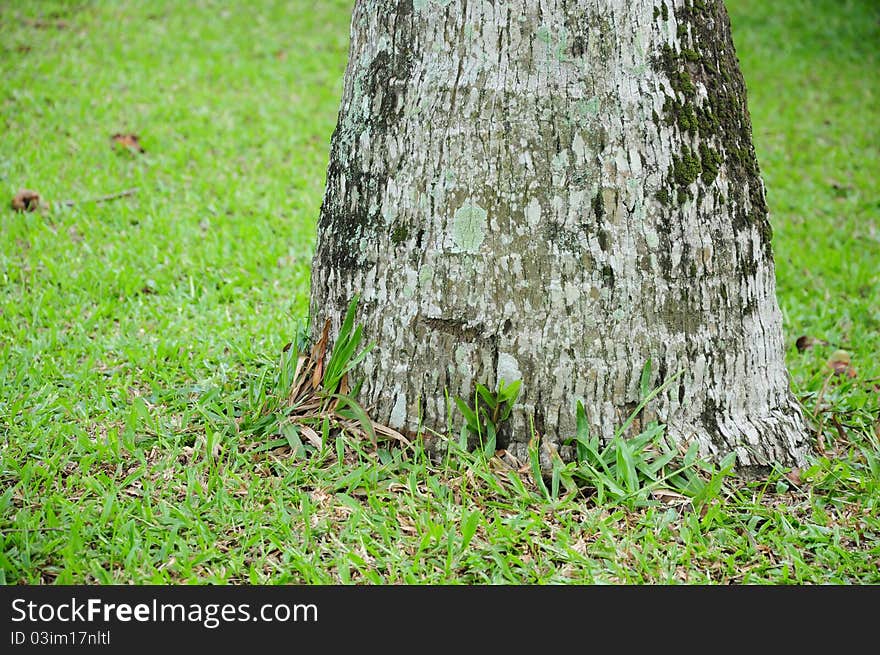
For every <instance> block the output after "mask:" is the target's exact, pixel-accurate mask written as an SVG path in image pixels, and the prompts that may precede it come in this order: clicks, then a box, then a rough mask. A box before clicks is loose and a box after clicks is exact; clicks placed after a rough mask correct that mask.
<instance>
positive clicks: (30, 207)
mask: <svg viewBox="0 0 880 655" xmlns="http://www.w3.org/2000/svg"><path fill="white" fill-rule="evenodd" d="M42 203H43V199H42V198H40V194H39V193H37V192H36V191H32V190H31V189H21V190H20V191H19V192H18V193H16V194H15V196H14V197H13V198H12V208H13V209H14V210H15V211H17V212H33V211H37V210H38V209H39V208H40V207H41V206H42Z"/></svg>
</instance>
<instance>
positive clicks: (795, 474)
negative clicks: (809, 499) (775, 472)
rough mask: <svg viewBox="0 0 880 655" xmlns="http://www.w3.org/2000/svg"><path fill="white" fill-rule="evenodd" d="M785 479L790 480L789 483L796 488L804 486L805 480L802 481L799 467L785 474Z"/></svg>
mask: <svg viewBox="0 0 880 655" xmlns="http://www.w3.org/2000/svg"><path fill="white" fill-rule="evenodd" d="M785 477H786V478H788V481H789V482H791V483H792V484H793V485H794V486H796V487H799V486H801V485H802V484H803V480H802V479H801V470H800V469H799V468H798V467H794V468H793V469H791V470H790V471H789V472H788V473H786V474H785Z"/></svg>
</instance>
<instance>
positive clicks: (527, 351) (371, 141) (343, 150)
mask: <svg viewBox="0 0 880 655" xmlns="http://www.w3.org/2000/svg"><path fill="white" fill-rule="evenodd" d="M351 35H352V43H351V53H350V61H349V65H348V69H347V71H346V75H345V88H344V95H343V99H342V106H341V110H340V114H339V122H338V126H337V128H336V131H335V133H334V135H333V140H332V150H331V159H330V167H329V171H328V175H327V187H326V193H325V198H324V203H323V206H322V210H321V218H320V223H319V234H318V246H317V253H316V255H315V260H314V266H313V270H312V301H311V312H312V316H313V326H314V328H315V329H320V327H321V326H322V325H323V322H324V319H325V318H326V317H330V318H331V320H332V322H333V328H334V330H335V329H338V326H339V321H340V319H341V317H342V316H343V315H344V313H345V308H346V306H347V305H348V303H349V301H350V299H351V298H352V296H353V295H354V294H355V293H358V294H360V295H361V298H362V301H361V304H360V307H359V314H358V316H359V321H360V322H361V323H362V324H363V325H364V329H365V333H366V336H367V338H368V339H370V340H372V341H374V342H375V343H376V344H377V345H376V348H375V349H374V350H373V351H372V354H371V355H370V356H369V357H368V358H367V359H366V360H365V361H364V363H363V365H362V367H361V373H362V375H363V377H364V379H365V384H364V387H363V390H362V395H361V399H362V400H363V401H364V402H365V404H367V405H368V406H371V407H373V408H374V409H373V413H374V417H375V418H376V419H378V420H382V421H385V422H387V423H389V424H390V425H392V426H394V427H399V428H403V429H409V430H416V429H417V428H418V427H419V425H426V426H429V427H431V428H433V429H436V430H440V431H443V430H444V428H445V426H447V422H448V420H449V415H450V408H449V401H448V398H451V397H452V396H456V395H457V396H463V397H469V398H472V397H473V391H474V386H475V384H476V383H477V382H482V383H484V384H486V385H487V386H490V387H494V386H495V384H496V382H497V380H498V379H499V378H503V379H504V380H506V381H512V380H514V379H521V380H522V384H523V386H522V393H521V396H520V402H519V404H518V405H517V406H516V409H515V411H514V414H513V416H512V418H511V420H510V422H509V424H508V425H507V426H506V428H505V429H504V430H503V432H502V434H501V436H500V444H499V445H500V446H503V447H506V448H508V450H509V451H511V452H512V453H513V454H514V455H516V456H518V457H521V458H524V457H525V456H526V452H527V451H526V449H527V443H528V441H529V437H530V436H531V432H530V424H531V423H532V422H533V424H534V427H535V429H536V430H537V431H538V432H539V433H540V434H541V435H542V436H543V438H545V439H547V440H549V441H551V442H554V443H556V444H557V445H558V446H559V449H560V451H561V452H562V453H563V456H566V455H567V454H570V453H569V451H568V449H566V448H565V447H562V442H563V441H564V440H565V439H567V438H569V437H571V436H572V435H573V434H574V427H575V405H576V403H577V401H578V400H581V401H582V402H583V403H584V406H585V407H586V411H587V415H588V418H589V422H590V425H591V427H592V430H593V431H594V433H598V434H601V435H602V436H603V437H604V438H610V437H611V436H612V435H613V433H614V430H615V428H616V427H618V426H620V425H621V423H623V421H624V420H625V419H626V417H627V416H628V415H629V414H630V413H631V412H632V411H633V409H634V408H635V407H636V404H637V403H638V401H639V377H640V374H641V372H642V370H643V367H644V365H645V362H646V360H647V359H648V358H651V360H652V362H653V367H652V370H653V375H652V379H651V384H652V385H653V386H658V385H660V384H662V383H663V382H664V381H665V380H668V379H670V377H671V376H673V375H675V374H680V375H679V377H678V378H676V379H675V381H674V382H673V383H672V385H671V386H670V387H669V388H668V389H667V391H666V392H665V393H663V394H661V395H660V396H658V397H657V399H656V400H655V401H653V402H652V403H651V404H650V405H649V406H648V407H647V408H646V410H644V411H643V412H642V415H641V416H640V419H639V421H637V422H636V425H635V428H636V429H637V428H638V425H639V423H642V424H644V422H646V421H648V420H659V421H662V422H664V423H665V424H666V425H667V430H668V433H669V434H671V435H672V436H673V437H674V438H675V439H677V440H679V441H681V442H689V441H690V440H694V439H695V440H698V441H699V443H700V447H701V452H702V454H703V455H704V456H706V457H710V458H714V459H718V458H720V457H722V456H723V455H725V454H727V453H728V452H730V451H731V450H735V451H736V452H737V453H738V456H739V463H740V465H741V466H744V467H753V466H764V465H768V464H771V463H774V462H778V463H782V464H794V463H800V462H802V461H803V457H804V454H805V452H806V437H805V428H804V425H803V419H802V416H801V414H800V412H799V409H798V407H797V405H796V403H795V401H794V400H793V398H792V395H791V393H790V390H789V384H788V377H787V373H786V370H785V367H784V361H783V339H782V330H781V315H780V311H779V308H778V306H777V303H776V298H775V280H774V268H773V259H772V255H771V252H770V227H769V223H768V220H767V207H766V204H765V202H764V189H763V185H762V182H761V177H760V173H759V170H758V165H757V161H756V158H755V153H754V149H753V147H752V143H751V126H750V122H749V115H748V111H747V108H746V93H745V86H744V84H743V79H742V75H741V73H740V71H739V65H738V61H737V58H736V55H735V52H734V49H733V44H732V40H731V35H730V26H729V20H728V17H727V13H726V10H725V9H724V6H723V4H722V2H720V1H718V0H705V1H702V2H701V1H699V0H695V1H693V2H684V1H682V0H676V1H674V2H672V1H670V0H666V1H665V2H660V1H659V0H518V1H516V0H511V1H507V2H497V1H496V2H492V1H489V0H420V1H419V0H401V1H394V0H372V1H366V0H359V1H358V2H357V6H356V7H355V10H354V15H353V19H352V30H351ZM451 414H452V421H453V422H454V423H456V424H460V422H461V417H460V416H458V412H457V410H456V409H454V405H453V408H452V409H451Z"/></svg>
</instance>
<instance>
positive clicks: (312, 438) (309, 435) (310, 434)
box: [299, 425, 322, 448]
mask: <svg viewBox="0 0 880 655" xmlns="http://www.w3.org/2000/svg"><path fill="white" fill-rule="evenodd" d="M299 431H300V432H301V433H302V435H303V436H304V437H305V438H306V439H307V440H308V442H309V443H310V444H312V445H313V446H314V447H315V448H320V447H321V445H322V444H321V437H320V436H319V435H318V433H317V432H315V431H314V430H313V429H312V428H310V427H309V426H308V425H300V426H299Z"/></svg>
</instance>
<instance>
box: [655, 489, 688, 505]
mask: <svg viewBox="0 0 880 655" xmlns="http://www.w3.org/2000/svg"><path fill="white" fill-rule="evenodd" d="M651 495H652V496H653V497H654V498H656V499H657V500H659V501H660V502H661V503H664V504H666V505H678V504H680V503H689V502H690V501H691V499H690V498H688V497H687V496H685V495H684V494H680V493H678V492H677V491H673V490H672V489H654V490H653V491H652V492H651Z"/></svg>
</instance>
